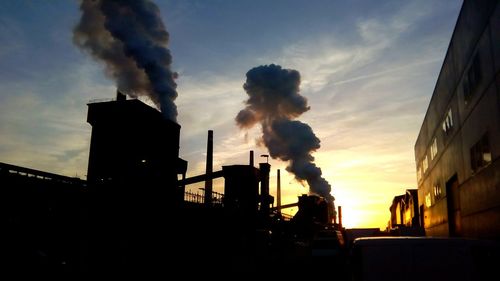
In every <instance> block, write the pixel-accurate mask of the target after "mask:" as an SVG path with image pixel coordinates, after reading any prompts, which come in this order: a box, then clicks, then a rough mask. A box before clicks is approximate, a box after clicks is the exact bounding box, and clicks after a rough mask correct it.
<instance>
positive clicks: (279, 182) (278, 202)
mask: <svg viewBox="0 0 500 281" xmlns="http://www.w3.org/2000/svg"><path fill="white" fill-rule="evenodd" d="M276 207H277V208H278V210H280V211H281V173H280V169H278V184H277V190H276Z"/></svg>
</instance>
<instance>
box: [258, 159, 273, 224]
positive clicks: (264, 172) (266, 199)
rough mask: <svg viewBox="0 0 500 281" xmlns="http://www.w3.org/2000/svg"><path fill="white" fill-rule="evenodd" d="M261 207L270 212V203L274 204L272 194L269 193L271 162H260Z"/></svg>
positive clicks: (265, 211)
mask: <svg viewBox="0 0 500 281" xmlns="http://www.w3.org/2000/svg"><path fill="white" fill-rule="evenodd" d="M259 169H260V198H261V199H260V209H261V210H262V211H263V212H264V213H265V214H269V205H270V204H272V200H271V198H272V197H271V196H270V195H269V172H270V171H271V165H269V163H260V164H259Z"/></svg>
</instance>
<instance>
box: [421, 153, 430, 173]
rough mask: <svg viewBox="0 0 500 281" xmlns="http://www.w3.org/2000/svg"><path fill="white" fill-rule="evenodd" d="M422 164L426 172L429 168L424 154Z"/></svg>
mask: <svg viewBox="0 0 500 281" xmlns="http://www.w3.org/2000/svg"><path fill="white" fill-rule="evenodd" d="M422 166H423V167H424V173H425V172H427V168H429V159H428V158H427V155H425V158H424V161H423V162H422Z"/></svg>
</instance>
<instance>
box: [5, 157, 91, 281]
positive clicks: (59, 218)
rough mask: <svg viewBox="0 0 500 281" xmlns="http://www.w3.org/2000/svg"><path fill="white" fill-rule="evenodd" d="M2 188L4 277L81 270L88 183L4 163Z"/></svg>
mask: <svg viewBox="0 0 500 281" xmlns="http://www.w3.org/2000/svg"><path fill="white" fill-rule="evenodd" d="M0 186H1V187H2V188H1V190H0V192H1V195H0V223H1V229H2V238H1V239H0V245H1V247H0V248H1V251H0V259H1V261H2V262H1V264H2V266H1V267H2V275H3V276H9V274H8V273H7V272H12V273H15V274H20V273H21V274H22V273H26V272H30V274H34V273H40V272H49V271H57V272H60V273H64V272H74V271H77V270H79V268H80V257H81V255H80V253H81V252H80V240H79V238H80V235H82V233H84V231H85V229H84V227H83V226H82V225H81V224H80V217H81V216H85V215H86V212H85V208H82V207H83V206H82V202H84V201H85V199H86V198H87V196H88V189H87V184H86V182H85V181H84V180H81V179H78V178H70V177H65V176H61V175H57V174H53V173H47V172H43V171H38V170H34V169H29V168H25V167H19V166H14V165H9V164H5V163H0ZM16 276H19V275H16Z"/></svg>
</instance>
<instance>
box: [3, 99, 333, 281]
mask: <svg viewBox="0 0 500 281" xmlns="http://www.w3.org/2000/svg"><path fill="white" fill-rule="evenodd" d="M87 122H88V123H89V124H90V125H91V126H92V135H91V143H90V151H89V164H88V173H87V180H86V181H85V180H81V179H76V178H69V177H64V176H60V175H56V174H51V173H46V172H43V171H36V170H33V169H29V168H24V167H18V166H14V165H9V164H5V163H0V183H1V184H2V187H4V188H3V191H2V192H3V196H2V204H1V205H2V206H1V207H2V212H1V215H2V217H1V218H2V222H3V225H4V226H5V227H6V229H7V231H6V234H7V238H6V239H5V240H3V241H2V245H4V246H8V247H4V248H5V249H6V250H5V251H3V252H2V253H1V255H0V256H1V257H2V259H3V260H7V261H9V262H8V263H7V264H6V265H7V267H8V268H10V269H12V270H13V271H26V270H28V271H34V272H40V271H48V272H57V273H62V272H67V273H78V274H86V275H89V276H101V275H100V274H101V273H106V274H112V275H113V276H115V277H126V276H127V277H128V276H129V275H130V274H134V275H135V274H140V275H141V276H143V274H148V275H151V276H155V277H157V276H162V277H168V276H170V277H171V276H172V274H173V272H175V274H179V273H185V272H186V269H187V268H190V267H192V266H195V267H196V268H197V269H198V272H199V273H200V275H203V274H204V275H206V276H211V274H210V271H211V270H213V269H214V268H221V269H220V270H219V272H218V273H217V276H225V275H226V274H231V276H233V277H234V276H235V275H234V274H239V273H241V274H243V273H249V272H253V273H256V272H261V271H263V272H273V271H274V272H277V271H276V270H277V269H278V268H281V266H284V265H289V264H290V263H297V264H303V263H304V262H305V261H307V260H308V259H310V258H311V255H310V253H309V254H307V253H308V252H307V251H309V250H310V249H309V248H308V247H310V246H309V243H312V241H313V240H314V239H316V238H317V234H318V233H319V232H321V233H325V232H326V233H328V234H331V235H330V236H329V237H333V238H334V239H337V238H336V237H338V235H341V232H340V231H338V230H339V229H341V226H339V225H338V224H334V223H332V221H333V220H334V218H332V216H331V214H332V213H333V212H332V211H331V210H330V209H329V206H330V205H329V204H327V202H326V201H325V199H324V198H322V197H319V196H315V195H302V196H300V197H299V198H298V203H293V204H287V205H283V206H282V205H281V202H280V200H278V201H277V205H276V206H275V205H274V201H275V200H274V197H273V196H271V195H270V183H269V174H270V171H271V165H270V164H269V163H268V162H265V163H258V164H257V165H256V164H255V163H254V156H253V151H251V152H250V157H249V158H250V159H249V162H248V163H247V164H237V165H228V166H222V169H221V170H218V171H213V167H212V166H213V131H211V130H209V131H208V138H207V156H206V157H207V158H206V171H205V173H204V174H202V175H198V176H193V177H189V178H186V171H187V167H188V163H187V162H186V161H184V160H183V159H181V158H179V137H180V128H181V126H180V125H178V124H177V123H174V122H172V121H169V120H167V119H165V118H164V117H163V116H162V114H161V113H160V112H159V111H158V110H156V109H154V108H152V107H150V106H148V105H146V104H145V103H143V102H141V101H139V100H136V99H127V98H126V97H125V95H123V94H121V93H120V92H117V96H116V98H115V99H112V100H105V101H103V100H100V101H93V102H90V103H89V104H88V116H87ZM278 173H279V171H278ZM215 178H223V179H224V193H223V194H222V193H217V192H214V191H213V190H212V180H213V179H215ZM278 178H279V177H278ZM199 182H204V183H205V188H204V189H203V193H202V194H201V195H198V194H194V193H192V192H189V191H188V192H186V187H187V186H189V185H190V184H194V183H199ZM277 186H278V190H279V189H280V183H279V181H278V184H277ZM279 196H280V193H279V192H278V198H279ZM193 199H194V200H193ZM291 206H298V207H299V212H298V213H297V215H296V216H295V217H293V218H292V219H289V218H287V217H286V216H284V215H282V214H281V209H283V208H287V207H291ZM339 213H340V210H339ZM339 222H341V220H340V216H339ZM333 238H329V239H330V240H331V239H333ZM339 241H341V240H339ZM338 245H339V247H340V245H341V244H338ZM298 253H300V254H298ZM335 258H342V257H340V256H336V257H335ZM320 259H321V260H323V258H322V257H320ZM311 266H312V265H311ZM305 268H307V267H305ZM305 268H304V270H305ZM191 274H196V273H191ZM242 276H243V275H242Z"/></svg>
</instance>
